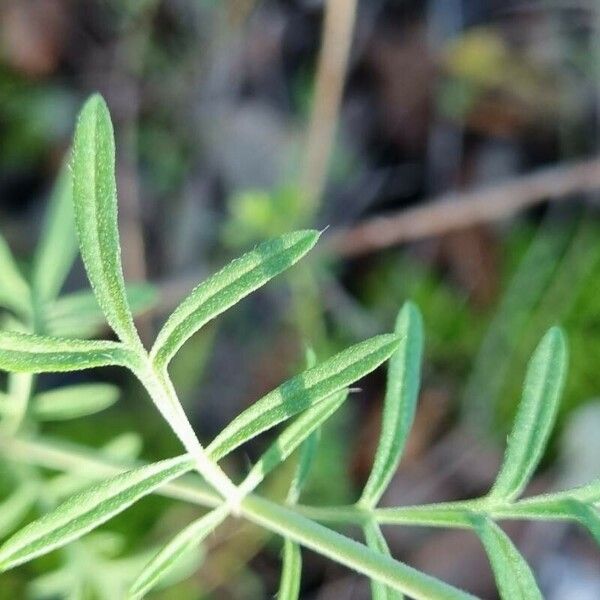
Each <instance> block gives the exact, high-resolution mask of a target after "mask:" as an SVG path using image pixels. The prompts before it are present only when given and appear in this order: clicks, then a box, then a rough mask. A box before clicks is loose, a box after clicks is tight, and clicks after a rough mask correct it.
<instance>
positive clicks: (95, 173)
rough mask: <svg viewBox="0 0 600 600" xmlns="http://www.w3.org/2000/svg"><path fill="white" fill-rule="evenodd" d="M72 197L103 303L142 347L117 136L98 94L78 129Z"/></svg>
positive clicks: (121, 330)
mask: <svg viewBox="0 0 600 600" xmlns="http://www.w3.org/2000/svg"><path fill="white" fill-rule="evenodd" d="M73 201H74V208H75V223H76V226H77V232H78V234H79V245H80V249H81V256H82V257H83V262H84V263H85V268H86V270H87V273H88V277H89V279H90V282H91V284H92V288H93V289H94V293H95V294H96V298H97V299H98V304H99V305H100V307H101V308H102V311H103V312H104V314H105V315H106V320H107V321H108V323H109V325H110V326H111V327H112V328H113V329H114V331H115V332H116V334H117V335H118V336H119V338H120V339H121V340H122V341H123V342H124V343H126V344H128V345H130V346H132V347H135V348H139V347H140V346H141V342H140V340H139V337H138V334H137V331H136V329H135V325H134V324H133V317H132V315H131V310H130V308H129V304H128V302H127V296H126V293H125V282H124V280H123V268H122V266H121V248H120V245H119V229H118V223H117V185H116V181H115V140H114V134H113V128H112V123H111V120H110V114H109V112H108V107H107V106H106V103H105V102H104V100H103V99H102V97H101V96H100V95H98V94H95V95H93V96H92V97H91V98H90V99H89V100H88V101H87V102H86V103H85V106H84V107H83V109H82V111H81V114H80V115H79V120H78V122H77V128H76V130H75V142H74V146H73Z"/></svg>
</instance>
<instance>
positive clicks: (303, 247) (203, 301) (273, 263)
mask: <svg viewBox="0 0 600 600" xmlns="http://www.w3.org/2000/svg"><path fill="white" fill-rule="evenodd" d="M318 239H319V233H318V232H316V231H297V232H295V233H288V234H286V235H282V236H281V237H278V238H275V239H273V240H269V241H268V242H264V243H263V244H260V245H259V246H257V247H256V248H255V249H254V250H252V251H251V252H248V253H247V254H244V255H243V256H241V257H240V258H238V259H236V260H234V261H233V262H231V263H229V264H228V265H227V266H226V267H224V268H223V269H221V270H220V271H219V272H218V273H216V274H215V275H212V276H211V277H209V278H208V279H207V280H206V281H204V282H202V283H201V284H200V285H198V286H197V287H196V288H195V289H194V290H193V291H192V292H191V294H190V295H189V296H188V297H187V298H186V299H185V300H184V301H183V302H182V303H181V304H180V305H179V307H178V308H177V309H176V310H175V312H174V313H173V314H172V315H171V316H170V317H169V319H168V321H167V322H166V323H165V325H164V327H163V328H162V330H161V331H160V333H159V334H158V337H157V338H156V343H155V344H154V347H153V348H152V352H151V355H152V356H153V358H154V362H155V364H156V365H157V366H158V367H159V368H163V367H165V366H166V365H167V364H168V363H169V361H170V360H171V358H173V356H174V354H175V353H176V352H177V350H179V348H180V347H181V346H182V345H183V344H184V343H185V341H186V340H187V339H189V338H190V337H191V336H192V335H193V334H194V333H195V332H196V331H198V330H199V329H200V328H201V327H202V326H203V325H205V324H206V323H208V322H209V321H210V320H212V319H214V318H215V317H216V316H218V315H220V314H221V313H222V312H224V311H226V310H227V309H228V308H229V307H231V306H233V305H234V304H236V303H237V302H239V301H240V300H241V299H242V298H244V297H245V296H247V295H248V294H250V293H251V292H253V291H254V290H256V289H258V288H259V287H261V286H263V285H264V284H265V283H266V282H267V281H269V280H270V279H272V278H273V277H275V276H276V275H279V274H280V273H282V272H283V271H285V270H286V269H288V268H289V267H291V266H292V265H293V264H294V263H296V262H297V261H298V260H300V259H301V258H302V257H303V256H304V255H305V254H306V253H307V252H308V251H309V250H310V249H311V248H312V247H313V246H314V245H315V244H316V243H317V240H318Z"/></svg>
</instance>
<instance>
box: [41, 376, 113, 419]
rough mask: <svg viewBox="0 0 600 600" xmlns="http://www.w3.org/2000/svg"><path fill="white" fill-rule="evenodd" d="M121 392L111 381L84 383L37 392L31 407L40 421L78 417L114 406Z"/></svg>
mask: <svg viewBox="0 0 600 600" xmlns="http://www.w3.org/2000/svg"><path fill="white" fill-rule="evenodd" d="M119 394H120V391H119V388H118V387H116V386H114V385H110V384H109V383H82V384H77V385H71V386H68V387H62V388H58V389H56V390H50V391H48V392H42V393H40V394H37V395H36V396H34V398H33V400H32V405H31V409H32V412H33V415H34V417H35V418H36V419H38V420H39V421H64V420H67V419H76V418H79V417H85V416H87V415H93V414H95V413H97V412H100V411H102V410H104V409H106V408H108V407H109V406H112V405H113V404H114V403H115V402H116V401H117V400H118V398H119Z"/></svg>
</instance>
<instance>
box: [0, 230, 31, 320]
mask: <svg viewBox="0 0 600 600" xmlns="http://www.w3.org/2000/svg"><path fill="white" fill-rule="evenodd" d="M0 306H3V307H4V308H8V309H9V310H12V311H13V312H15V313H16V314H17V315H20V316H25V317H28V316H29V315H30V313H31V290H30V289H29V285H28V284H27V281H25V278H24V277H23V275H22V273H21V270H20V269H19V267H18V266H17V263H16V262H15V258H14V256H13V254H12V252H11V250H10V248H9V247H8V244H7V243H6V240H5V239H4V238H3V237H2V236H0Z"/></svg>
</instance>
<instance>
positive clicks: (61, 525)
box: [0, 455, 194, 571]
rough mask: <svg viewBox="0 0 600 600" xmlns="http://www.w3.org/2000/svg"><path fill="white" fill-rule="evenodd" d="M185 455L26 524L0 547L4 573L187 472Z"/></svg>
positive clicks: (103, 485) (95, 489)
mask: <svg viewBox="0 0 600 600" xmlns="http://www.w3.org/2000/svg"><path fill="white" fill-rule="evenodd" d="M193 465H194V463H193V461H192V459H190V458H189V457H188V456H187V455H185V456H179V457H177V458H172V459H169V460H164V461H161V462H157V463H154V464H151V465H147V466H144V467H139V468H137V469H133V470H131V471H128V472H126V473H123V474H121V475H117V476H116V477H113V478H112V479H108V480H105V481H102V482H100V483H97V484H94V485H93V486H91V487H90V488H88V489H87V490H85V491H83V492H80V493H78V494H75V495H74V496H71V498H69V499H68V500H67V501H66V502H64V503H63V504H61V505H60V506H59V507H58V508H57V509H55V510H54V511H52V512H50V513H48V514H46V515H44V516H43V517H41V518H40V519H38V520H37V521H34V522H33V523H30V524H29V525H27V526H26V527H24V528H23V529H21V530H20V531H19V532H17V533H16V534H15V535H13V536H12V537H11V538H10V539H9V540H8V541H7V542H6V543H5V544H4V545H3V546H2V547H1V548H0V571H6V570H7V569H11V568H13V567H16V566H17V565H20V564H23V563H25V562H28V561H30V560H32V559H33V558H36V557H37V556H41V555H43V554H47V553H48V552H50V551H52V550H54V549H56V548H60V547H61V546H64V545H65V544H67V543H69V542H71V541H73V540H75V539H77V538H80V537H81V536H82V535H84V534H86V533H88V532H89V531H92V530H93V529H95V528H96V527H99V526H100V525H102V523H105V522H106V521H108V520H110V519H111V518H112V517H114V516H115V515H117V514H119V513H120V512H122V511H124V510H125V509H126V508H128V507H129V506H131V505H132V504H134V503H135V502H137V501H138V500H139V499H140V498H142V497H144V496H146V495H148V494H150V493H151V492H153V491H154V490H156V489H157V488H159V487H160V486H161V485H163V484H165V483H167V482H168V481H171V480H172V479H175V478H177V477H179V476H180V475H183V474H184V473H186V472H188V471H190V470H191V469H192V468H193Z"/></svg>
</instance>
